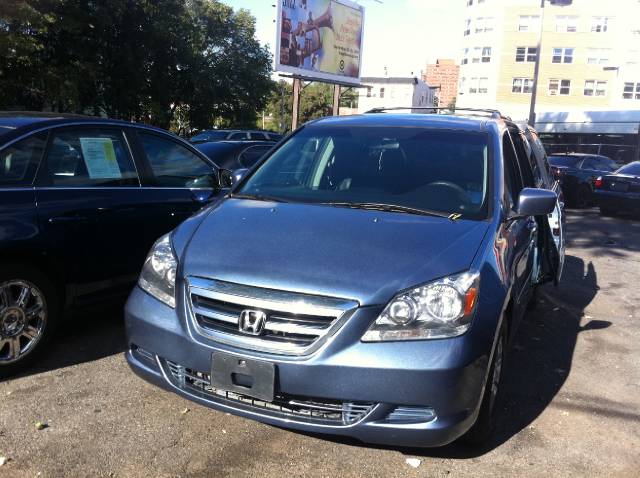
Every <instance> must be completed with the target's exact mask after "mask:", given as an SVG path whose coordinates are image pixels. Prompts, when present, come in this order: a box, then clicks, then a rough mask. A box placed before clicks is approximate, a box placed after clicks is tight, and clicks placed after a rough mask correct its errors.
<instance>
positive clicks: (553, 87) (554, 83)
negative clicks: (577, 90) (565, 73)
mask: <svg viewBox="0 0 640 478" xmlns="http://www.w3.org/2000/svg"><path fill="white" fill-rule="evenodd" d="M549 94H550V95H551V96H555V95H563V96H564V95H569V94H571V80H549Z"/></svg>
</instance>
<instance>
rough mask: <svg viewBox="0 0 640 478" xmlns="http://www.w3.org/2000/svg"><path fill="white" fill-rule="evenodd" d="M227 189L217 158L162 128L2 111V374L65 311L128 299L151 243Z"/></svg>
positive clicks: (17, 364)
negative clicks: (114, 299) (208, 156)
mask: <svg viewBox="0 0 640 478" xmlns="http://www.w3.org/2000/svg"><path fill="white" fill-rule="evenodd" d="M220 190H221V188H220V180H219V172H218V167H217V166H215V165H214V164H213V163H212V162H211V161H210V160H209V159H208V158H207V157H206V156H205V155H203V154H202V153H200V152H199V151H198V150H197V149H195V148H194V147H193V146H191V145H190V144H189V143H187V142H186V141H183V140H181V139H179V138H177V137H176V136H174V135H172V134H169V133H167V132H166V131H163V130H160V129H158V128H152V127H148V126H144V125H138V124H131V123H126V122H122V121H112V120H107V119H100V118H90V117H79V116H67V115H57V114H38V113H33V114H31V113H22V114H17V113H2V114H0V376H6V375H9V374H10V373H14V372H16V371H18V370H19V369H22V368H24V367H26V366H27V365H28V364H29V363H30V362H31V361H33V360H34V359H35V358H36V356H37V355H38V354H39V353H41V351H42V349H43V348H44V347H45V346H46V344H47V342H48V341H49V340H50V339H51V337H52V334H53V332H54V330H55V328H56V326H57V325H58V323H59V321H60V319H61V314H62V311H63V310H64V309H66V308H70V307H75V306H78V305H85V304H89V303H92V302H96V301H98V300H102V299H105V298H109V297H114V296H122V297H126V294H128V293H129V292H130V290H131V287H132V285H133V283H135V280H136V277H137V273H138V272H139V270H140V268H141V267H142V264H143V262H144V259H145V256H146V253H147V251H148V249H149V247H151V245H152V244H153V242H154V241H155V240H156V239H157V238H158V237H160V236H161V235H163V234H165V233H166V232H167V231H170V230H171V229H173V228H174V227H175V226H177V225H178V224H179V223H180V222H181V221H183V220H184V219H186V218H187V217H189V216H190V215H192V214H193V213H195V212H196V211H198V210H199V209H200V208H202V207H203V205H205V204H207V203H208V202H209V201H211V200H212V199H214V198H215V197H216V196H217V195H219V194H220Z"/></svg>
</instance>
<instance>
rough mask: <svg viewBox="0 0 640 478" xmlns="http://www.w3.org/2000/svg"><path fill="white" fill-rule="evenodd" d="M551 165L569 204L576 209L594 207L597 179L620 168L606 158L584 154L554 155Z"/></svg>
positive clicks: (550, 158) (551, 158) (550, 160)
mask: <svg viewBox="0 0 640 478" xmlns="http://www.w3.org/2000/svg"><path fill="white" fill-rule="evenodd" d="M549 164H550V165H551V172H552V174H554V176H555V177H556V178H558V179H559V180H560V181H561V183H562V191H563V193H564V197H565V199H566V201H567V204H568V205H569V206H572V207H576V208H585V207H587V206H590V205H592V204H593V200H594V198H593V190H594V187H595V181H596V178H597V177H598V176H602V175H604V174H609V173H610V172H612V171H615V170H616V169H618V168H619V167H620V164H618V163H616V162H615V161H614V160H613V159H611V158H607V157H606V156H600V155H597V154H583V153H569V154H554V155H552V156H549Z"/></svg>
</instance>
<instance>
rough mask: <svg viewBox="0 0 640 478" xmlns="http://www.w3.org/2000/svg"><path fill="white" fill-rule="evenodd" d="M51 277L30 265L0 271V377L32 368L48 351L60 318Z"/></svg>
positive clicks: (8, 267)
mask: <svg viewBox="0 0 640 478" xmlns="http://www.w3.org/2000/svg"><path fill="white" fill-rule="evenodd" d="M59 299H60V298H59V296H58V293H57V292H56V289H55V287H54V286H53V284H52V283H51V281H50V280H49V278H48V277H47V276H46V275H44V274H43V273H42V272H40V271H39V270H37V269H34V268H31V267H28V266H16V265H9V266H3V267H2V271H0V378H5V377H9V376H11V375H14V374H16V373H18V372H21V371H22V370H25V369H26V368H27V367H29V366H30V365H31V364H32V363H33V362H34V361H36V360H37V359H38V358H39V357H40V356H41V355H42V353H43V352H44V351H45V350H46V348H47V346H48V345H49V343H50V341H51V337H52V336H53V334H54V332H55V329H56V327H57V325H58V321H59V316H60V311H59V307H60V300H59Z"/></svg>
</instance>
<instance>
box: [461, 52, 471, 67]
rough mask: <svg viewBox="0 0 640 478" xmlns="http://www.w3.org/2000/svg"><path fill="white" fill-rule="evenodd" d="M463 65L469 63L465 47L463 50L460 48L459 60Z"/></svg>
mask: <svg viewBox="0 0 640 478" xmlns="http://www.w3.org/2000/svg"><path fill="white" fill-rule="evenodd" d="M460 63H461V64H463V65H466V64H467V63H469V49H468V48H465V49H464V50H462V61H461V62H460Z"/></svg>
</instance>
